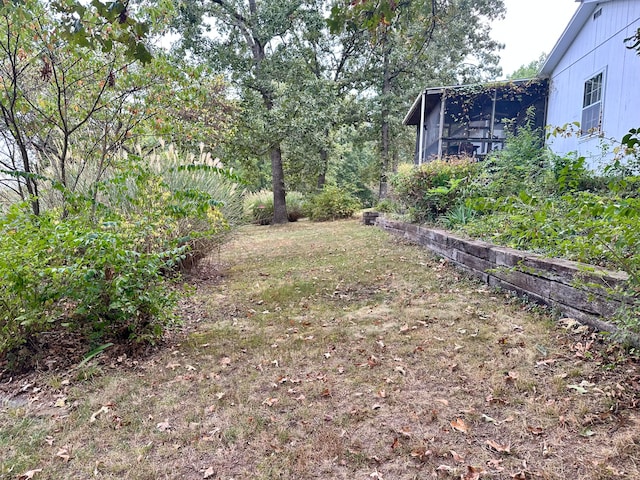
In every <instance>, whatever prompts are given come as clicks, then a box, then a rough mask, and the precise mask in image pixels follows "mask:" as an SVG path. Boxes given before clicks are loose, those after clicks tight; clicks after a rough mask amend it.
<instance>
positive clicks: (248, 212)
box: [244, 190, 273, 225]
mask: <svg viewBox="0 0 640 480" xmlns="http://www.w3.org/2000/svg"><path fill="white" fill-rule="evenodd" d="M244 211H245V217H246V218H247V220H248V221H250V222H252V223H255V224H256V225H269V224H270V223H271V221H272V220H273V193H272V192H270V191H269V190H260V191H259V192H254V193H249V194H247V195H246V196H245V198H244Z"/></svg>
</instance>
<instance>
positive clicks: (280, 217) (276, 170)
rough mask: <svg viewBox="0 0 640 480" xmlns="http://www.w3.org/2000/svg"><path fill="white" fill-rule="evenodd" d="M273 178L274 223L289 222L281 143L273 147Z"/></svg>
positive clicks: (271, 154) (271, 153) (271, 151)
mask: <svg viewBox="0 0 640 480" xmlns="http://www.w3.org/2000/svg"><path fill="white" fill-rule="evenodd" d="M269 154H270V156H271V180H272V184H273V223H274V224H278V223H287V222H288V221H289V216H288V215H287V201H286V191H285V189H284V170H283V168H282V150H281V149H280V143H277V144H275V145H273V146H272V147H271V150H270V152H269Z"/></svg>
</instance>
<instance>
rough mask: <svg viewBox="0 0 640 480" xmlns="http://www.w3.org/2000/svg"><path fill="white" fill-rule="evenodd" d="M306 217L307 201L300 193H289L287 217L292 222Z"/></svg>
mask: <svg viewBox="0 0 640 480" xmlns="http://www.w3.org/2000/svg"><path fill="white" fill-rule="evenodd" d="M305 216H306V215H305V200H304V196H303V195H302V194H301V193H300V192H288V193H287V217H288V219H289V221H290V222H297V221H298V220H300V219H301V218H304V217H305Z"/></svg>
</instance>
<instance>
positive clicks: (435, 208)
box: [390, 158, 479, 222]
mask: <svg viewBox="0 0 640 480" xmlns="http://www.w3.org/2000/svg"><path fill="white" fill-rule="evenodd" d="M478 171H479V168H478V164H477V163H475V162H474V161H473V159H469V158H451V159H449V160H448V161H444V160H437V161H433V162H429V163H425V164H422V165H421V166H420V167H417V168H411V169H410V170H407V169H400V170H399V171H398V173H397V174H396V175H393V176H392V177H391V179H390V183H391V188H392V195H393V196H394V198H396V199H397V200H398V201H399V202H400V203H402V204H404V206H405V207H406V208H407V209H409V211H410V212H412V216H413V221H416V222H425V221H433V220H435V219H436V218H437V217H438V216H440V215H442V214H444V213H445V212H446V211H448V210H449V209H451V208H452V207H454V206H455V205H457V204H458V203H459V198H460V197H461V195H462V194H463V193H464V192H465V190H466V189H468V188H469V186H470V185H471V180H472V179H473V178H475V176H476V175H477V174H478Z"/></svg>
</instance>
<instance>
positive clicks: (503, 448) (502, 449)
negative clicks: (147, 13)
mask: <svg viewBox="0 0 640 480" xmlns="http://www.w3.org/2000/svg"><path fill="white" fill-rule="evenodd" d="M487 445H489V447H491V448H492V449H493V450H495V451H496V452H498V453H506V454H510V453H511V445H500V444H499V443H498V442H494V441H493V440H487Z"/></svg>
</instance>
